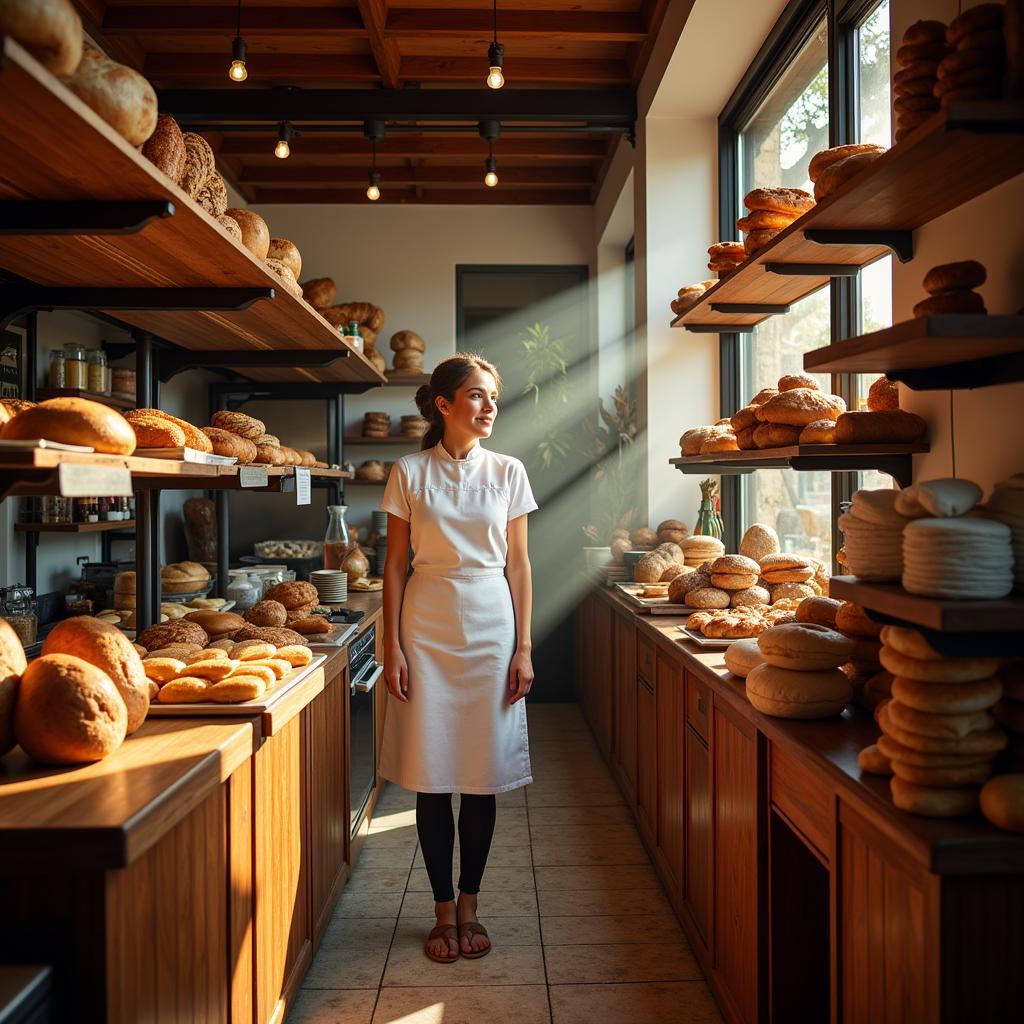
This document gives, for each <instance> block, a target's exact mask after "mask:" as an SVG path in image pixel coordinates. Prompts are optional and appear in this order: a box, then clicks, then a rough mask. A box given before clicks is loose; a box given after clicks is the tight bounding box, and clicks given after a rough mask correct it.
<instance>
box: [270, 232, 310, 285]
mask: <svg viewBox="0 0 1024 1024" xmlns="http://www.w3.org/2000/svg"><path fill="white" fill-rule="evenodd" d="M267 259H271V260H280V261H281V262H282V263H283V264H284V265H285V266H286V267H287V268H288V269H289V270H290V271H291V272H292V274H293V275H294V277H295V286H296V288H298V289H299V291H298V294H299V296H300V297H301V296H302V295H303V289H302V287H301V286H300V285H299V277H300V276H301V274H302V254H301V253H300V252H299V247H298V246H297V245H296V244H295V243H294V242H289V241H288V239H287V238H272V239H271V240H270V248H269V249H268V250H267Z"/></svg>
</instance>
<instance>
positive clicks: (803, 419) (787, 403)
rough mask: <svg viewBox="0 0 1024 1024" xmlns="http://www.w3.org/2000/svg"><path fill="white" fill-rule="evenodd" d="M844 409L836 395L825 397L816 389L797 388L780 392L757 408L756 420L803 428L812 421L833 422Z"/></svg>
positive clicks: (841, 401)
mask: <svg viewBox="0 0 1024 1024" xmlns="http://www.w3.org/2000/svg"><path fill="white" fill-rule="evenodd" d="M845 408H846V403H845V402H844V401H843V400H842V399H841V398H839V396H838V395H826V394H824V393H823V392H822V391H819V390H817V389H816V388H807V387H797V388H791V389H790V390H788V391H782V392H780V393H779V394H777V395H776V396H775V397H774V398H769V399H768V401H767V402H765V403H764V405H761V406H758V410H757V418H758V419H759V420H761V421H762V422H764V423H783V424H786V425H787V426H794V427H805V426H807V424H808V423H812V422H814V420H820V419H830V420H834V419H835V418H836V417H837V416H838V415H839V414H840V413H841V412H843V410H844V409H845Z"/></svg>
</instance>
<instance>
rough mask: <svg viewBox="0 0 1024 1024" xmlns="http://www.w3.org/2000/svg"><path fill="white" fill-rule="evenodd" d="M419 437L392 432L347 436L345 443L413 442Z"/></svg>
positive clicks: (418, 439)
mask: <svg viewBox="0 0 1024 1024" xmlns="http://www.w3.org/2000/svg"><path fill="white" fill-rule="evenodd" d="M420 440H421V438H419V437H403V436H402V435H400V434H392V435H391V436H390V437H358V436H356V437H346V438H345V444H413V443H415V442H418V441H420Z"/></svg>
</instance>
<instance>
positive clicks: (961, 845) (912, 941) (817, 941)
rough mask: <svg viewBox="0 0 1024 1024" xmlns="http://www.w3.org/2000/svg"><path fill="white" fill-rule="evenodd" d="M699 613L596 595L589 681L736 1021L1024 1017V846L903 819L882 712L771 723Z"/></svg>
mask: <svg viewBox="0 0 1024 1024" xmlns="http://www.w3.org/2000/svg"><path fill="white" fill-rule="evenodd" d="M682 622H683V620H682V619H680V618H674V617H669V616H649V615H643V614H637V613H636V612H635V611H634V610H633V607H632V606H631V605H628V604H627V603H626V602H625V601H623V600H621V599H620V598H619V597H618V596H617V595H616V594H615V593H613V592H612V591H609V590H607V589H604V588H600V589H597V588H595V589H593V590H592V591H590V592H589V593H588V594H587V595H586V596H585V597H584V599H583V602H582V603H581V605H580V607H579V609H578V611H577V615H576V644H577V647H576V653H577V666H578V674H577V689H578V693H579V699H580V702H581V704H582V706H583V709H584V712H585V714H586V716H587V718H588V720H589V721H590V723H591V727H592V729H593V730H594V735H595V738H596V739H597V742H598V745H599V747H600V748H601V749H602V752H603V753H604V755H605V757H606V758H607V759H608V760H609V763H610V765H611V768H612V771H613V774H614V775H615V777H616V779H617V780H618V782H619V785H620V787H621V788H622V791H623V793H624V795H625V797H626V800H627V802H628V803H629V805H630V807H631V808H632V809H633V812H634V814H635V816H636V820H637V826H638V829H639V831H640V834H641V837H642V838H643V840H644V842H645V844H646V845H647V847H648V849H649V851H650V854H651V858H652V861H653V863H654V865H655V868H656V870H657V871H658V873H659V875H660V877H661V879H662V881H663V883H664V884H665V888H666V890H667V891H668V894H669V897H670V899H671V902H672V904H673V906H674V908H675V910H676V913H677V914H678V916H679V918H680V920H681V921H682V923H683V925H684V927H685V929H686V931H687V933H688V935H689V937H690V940H691V945H692V946H693V948H694V951H695V953H696V955H697V957H698V959H699V960H700V961H701V964H702V966H703V968H704V971H705V974H706V975H707V977H708V981H709V983H710V985H711V987H712V990H713V991H714V993H715V996H716V998H717V1000H718V1002H719V1006H720V1008H721V1010H722V1013H723V1015H724V1016H725V1017H726V1019H728V1020H729V1021H733V1022H740V1021H742V1022H762V1021H765V1022H766V1021H796V1020H800V1021H803V1020H807V1021H826V1020H829V1021H835V1022H838V1021H842V1022H844V1024H849V1022H860V1021H864V1022H871V1024H877V1022H890V1021H901V1022H906V1024H918V1022H935V1024H938V1022H940V1021H959V1020H964V1021H971V1022H972V1024H973V1022H974V1021H993V1022H995V1021H1003V1020H1006V1019H1010V1018H1011V1017H1012V1016H1014V1011H1013V1010H1012V1009H1011V1008H1012V1007H1019V1005H1020V1003H1021V1001H1022V1000H1024V977H1022V972H1020V971H1019V970H1016V968H1015V967H1013V966H1011V965H1014V964H1017V963H1020V962H1021V961H1022V958H1024V837H1020V836H1013V835H1010V834H1008V833H1004V832H1000V831H999V830H997V829H995V828H993V827H991V826H989V825H988V824H987V823H986V822H985V821H984V820H983V819H982V818H981V817H980V816H976V817H974V818H969V819H961V820H953V821H940V820H933V819H928V818H921V817H917V816H914V815H910V814H905V813H903V812H901V811H899V810H897V809H896V808H895V807H894V806H893V805H892V801H891V799H890V797H889V784H888V780H887V779H883V778H878V777H874V776H870V775H863V774H862V773H861V772H860V769H859V768H858V766H857V754H858V752H859V751H860V750H861V749H862V748H863V747H864V746H866V745H867V744H869V743H872V742H874V740H875V739H876V738H877V736H878V730H877V728H876V726H875V724H874V722H873V720H872V719H871V717H870V716H869V715H867V714H866V713H865V712H862V711H861V710H860V709H857V708H850V709H848V710H847V711H846V712H844V714H843V715H842V716H841V717H838V718H834V719H828V720H823V721H806V722H805V721H792V720H786V719H778V718H771V717H769V716H766V715H762V714H760V713H759V712H757V711H756V710H755V709H754V708H753V707H751V705H750V704H749V703H748V701H747V699H746V696H745V693H744V688H743V683H742V680H740V679H738V678H737V677H735V676H733V675H732V674H731V673H729V672H728V670H727V669H726V668H725V664H724V658H723V653H722V652H721V651H708V650H706V649H703V648H699V647H698V646H697V645H695V644H694V643H692V642H691V641H686V640H683V641H679V640H676V639H675V637H676V636H677V635H678V633H677V631H676V629H675V627H676V626H677V625H679V624H681V623H682Z"/></svg>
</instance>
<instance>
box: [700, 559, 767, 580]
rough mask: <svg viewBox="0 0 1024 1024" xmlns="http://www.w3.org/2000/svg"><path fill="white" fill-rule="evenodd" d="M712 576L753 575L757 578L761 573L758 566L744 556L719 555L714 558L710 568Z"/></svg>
mask: <svg viewBox="0 0 1024 1024" xmlns="http://www.w3.org/2000/svg"><path fill="white" fill-rule="evenodd" d="M710 569H711V572H712V574H716V573H718V574H744V575H749V574H750V573H753V574H754V576H757V575H758V574H759V573H760V572H761V567H760V565H759V564H758V563H757V562H756V561H755V560H754V559H753V558H748V557H747V556H746V555H721V556H719V557H718V558H716V559H715V560H714V561H713V562H712V563H711V566H710Z"/></svg>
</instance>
